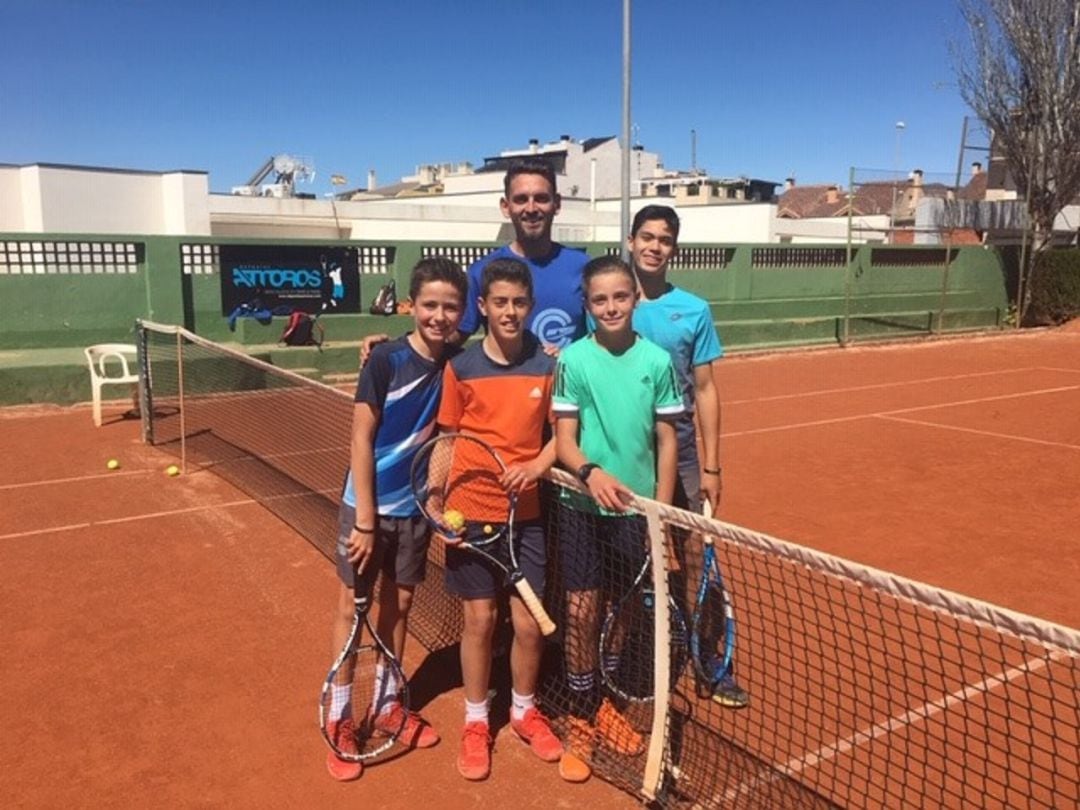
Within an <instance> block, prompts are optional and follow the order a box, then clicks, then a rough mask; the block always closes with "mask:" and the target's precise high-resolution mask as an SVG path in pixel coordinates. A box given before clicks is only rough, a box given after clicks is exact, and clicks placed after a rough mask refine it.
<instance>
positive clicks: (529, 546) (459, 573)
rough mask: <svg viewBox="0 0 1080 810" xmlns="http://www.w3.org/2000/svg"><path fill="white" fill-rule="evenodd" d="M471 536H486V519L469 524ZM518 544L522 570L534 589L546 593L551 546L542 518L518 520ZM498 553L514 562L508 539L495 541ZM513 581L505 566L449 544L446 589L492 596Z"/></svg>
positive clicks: (465, 596) (471, 595) (478, 596)
mask: <svg viewBox="0 0 1080 810" xmlns="http://www.w3.org/2000/svg"><path fill="white" fill-rule="evenodd" d="M465 531H466V536H467V537H474V536H482V535H483V531H484V524H483V523H473V522H469V523H466V524H465ZM514 544H515V546H516V547H517V549H518V564H519V565H520V566H521V573H523V574H524V575H525V579H526V580H527V581H528V583H529V584H530V585H532V588H533V590H534V591H535V592H536V593H537V595H540V596H541V598H543V597H542V594H543V593H544V569H545V567H546V566H547V547H546V541H545V539H544V527H543V525H542V524H541V523H540V521H539V520H530V521H522V522H521V523H515V524H514ZM493 552H494V553H495V556H496V557H497V558H498V559H499V560H501V561H502V562H503V563H505V564H506V565H509V564H510V559H509V554H508V553H507V551H506V543H505V542H503V541H502V540H499V541H496V542H495V543H494V544H493ZM509 585H510V581H509V579H508V578H507V576H506V574H505V573H503V571H502V569H500V568H499V567H498V566H495V565H492V564H491V562H490V561H488V560H487V559H486V558H484V557H482V556H481V555H479V554H476V553H474V552H472V551H468V550H466V549H462V548H455V547H453V546H447V547H446V589H447V590H448V591H450V592H451V593H453V594H456V595H458V596H460V597H461V598H462V599H492V598H494V597H495V596H497V595H499V594H500V593H502V592H503V591H504V590H505V589H506V588H507V587H509Z"/></svg>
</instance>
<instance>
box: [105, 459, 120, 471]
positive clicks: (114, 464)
mask: <svg viewBox="0 0 1080 810" xmlns="http://www.w3.org/2000/svg"><path fill="white" fill-rule="evenodd" d="M105 466H106V467H108V468H109V469H110V470H118V469H120V462H119V461H117V460H116V459H115V458H110V459H109V460H108V461H107V462H106V463H105Z"/></svg>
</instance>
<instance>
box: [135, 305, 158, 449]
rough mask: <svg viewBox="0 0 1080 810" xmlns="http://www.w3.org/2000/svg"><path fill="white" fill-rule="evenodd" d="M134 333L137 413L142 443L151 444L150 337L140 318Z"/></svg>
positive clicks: (152, 420)
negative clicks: (137, 390)
mask: <svg viewBox="0 0 1080 810" xmlns="http://www.w3.org/2000/svg"><path fill="white" fill-rule="evenodd" d="M135 334H136V336H137V340H136V342H135V347H136V349H137V351H138V354H137V357H138V364H139V414H140V417H141V418H140V422H141V423H142V440H143V444H153V443H154V399H153V390H152V386H151V384H150V352H149V340H150V337H149V332H147V330H146V327H145V326H144V325H143V322H142V320H141V319H137V320H136V321H135Z"/></svg>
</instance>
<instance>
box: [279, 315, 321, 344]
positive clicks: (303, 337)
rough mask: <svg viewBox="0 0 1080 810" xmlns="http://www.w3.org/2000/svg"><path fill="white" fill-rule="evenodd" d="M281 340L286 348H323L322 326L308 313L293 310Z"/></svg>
mask: <svg viewBox="0 0 1080 810" xmlns="http://www.w3.org/2000/svg"><path fill="white" fill-rule="evenodd" d="M279 340H280V342H281V343H284V344H285V345H286V346H318V347H320V348H321V347H322V343H323V328H322V324H320V323H319V322H318V321H317V320H316V319H315V318H312V317H311V316H310V315H308V314H307V313H306V312H302V311H301V310H298V309H297V310H293V313H292V314H291V315H290V316H289V322H288V323H287V324H285V329H284V331H282V333H281V337H280V338H279Z"/></svg>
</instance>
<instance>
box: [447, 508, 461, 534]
mask: <svg viewBox="0 0 1080 810" xmlns="http://www.w3.org/2000/svg"><path fill="white" fill-rule="evenodd" d="M443 522H444V523H446V525H447V526H449V527H450V528H451V529H453V530H454V531H455V532H459V531H461V530H462V529H464V528H465V516H464V515H463V514H461V512H459V511H458V510H457V509H447V510H446V511H445V512H443Z"/></svg>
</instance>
